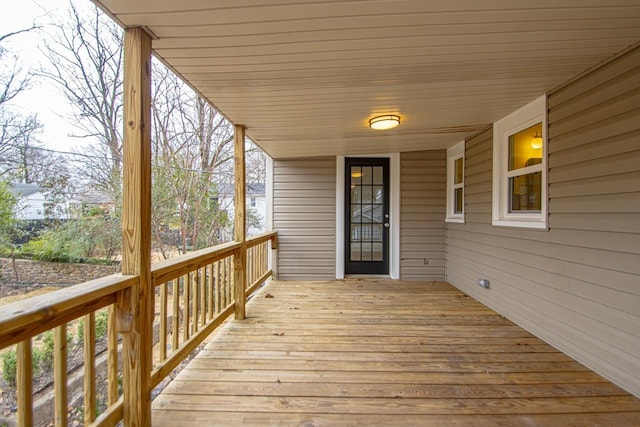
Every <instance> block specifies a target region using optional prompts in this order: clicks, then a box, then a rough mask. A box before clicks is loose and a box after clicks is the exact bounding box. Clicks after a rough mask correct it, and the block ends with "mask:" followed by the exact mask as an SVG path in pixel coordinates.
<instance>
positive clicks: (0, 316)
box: [0, 274, 139, 348]
mask: <svg viewBox="0 0 640 427" xmlns="http://www.w3.org/2000/svg"><path fill="white" fill-rule="evenodd" d="M138 280H139V277H138V276H126V275H121V274H112V275H110V276H105V277H101V278H99V279H95V280H90V281H88V282H84V283H80V284H78V285H73V286H69V287H68V288H64V289H59V290H57V291H53V292H49V293H47V294H43V295H37V296H35V297H32V298H28V299H25V300H21V301H16V302H14V303H11V304H7V305H3V306H0V348H4V347H7V346H10V345H12V344H16V343H18V342H20V341H23V340H25V339H28V338H30V337H32V336H35V335H37V334H39V333H42V332H45V331H47V330H49V329H52V328H55V327H56V326H60V325H62V324H63V323H66V322H69V321H71V320H74V319H76V318H78V317H80V316H83V315H85V314H87V313H90V312H92V311H95V310H99V309H101V308H103V307H106V306H108V305H110V304H113V303H115V301H116V294H117V293H118V292H119V291H122V290H124V289H127V288H130V287H132V286H135V285H136V284H137V283H138Z"/></svg>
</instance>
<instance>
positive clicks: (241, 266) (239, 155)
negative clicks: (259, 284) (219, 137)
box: [233, 125, 247, 320]
mask: <svg viewBox="0 0 640 427" xmlns="http://www.w3.org/2000/svg"><path fill="white" fill-rule="evenodd" d="M244 135H245V128H244V126H243V125H236V129H235V137H234V144H233V145H234V158H235V194H234V206H235V224H234V228H233V230H234V231H233V239H234V240H235V241H236V242H240V243H242V246H241V247H240V249H239V250H238V251H237V252H236V253H235V256H234V259H235V266H234V276H233V283H234V288H235V303H236V312H235V314H236V319H237V320H242V319H244V318H245V302H246V299H245V293H244V290H245V289H246V280H247V274H246V264H247V262H246V261H247V246H246V245H245V241H246V240H247V222H246V216H247V215H246V203H247V195H246V179H245V176H246V175H245V158H244V154H245V153H244Z"/></svg>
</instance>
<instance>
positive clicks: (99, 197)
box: [75, 190, 113, 205]
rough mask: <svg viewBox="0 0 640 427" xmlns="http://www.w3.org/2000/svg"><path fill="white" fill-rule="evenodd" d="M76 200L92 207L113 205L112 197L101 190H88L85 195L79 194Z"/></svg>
mask: <svg viewBox="0 0 640 427" xmlns="http://www.w3.org/2000/svg"><path fill="white" fill-rule="evenodd" d="M75 199H76V200H78V201H79V202H82V203H88V204H91V205H106V204H109V203H113V198H112V197H111V195H109V194H108V193H105V192H104V191H100V190H86V191H84V192H83V193H80V194H77V195H76V197H75Z"/></svg>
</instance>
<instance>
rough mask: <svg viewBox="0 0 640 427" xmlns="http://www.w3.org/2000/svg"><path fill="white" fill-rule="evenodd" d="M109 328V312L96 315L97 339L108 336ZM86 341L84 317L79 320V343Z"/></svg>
mask: <svg viewBox="0 0 640 427" xmlns="http://www.w3.org/2000/svg"><path fill="white" fill-rule="evenodd" d="M108 327H109V312H108V311H101V312H99V313H98V314H96V339H98V338H103V337H106V336H107V329H108ZM83 341H84V317H83V318H81V319H80V320H78V342H79V343H82V342H83Z"/></svg>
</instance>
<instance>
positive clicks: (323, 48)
mask: <svg viewBox="0 0 640 427" xmlns="http://www.w3.org/2000/svg"><path fill="white" fill-rule="evenodd" d="M94 1H96V3H98V4H99V6H100V7H101V8H102V9H103V10H105V11H106V12H107V13H109V14H110V15H111V16H112V17H113V18H114V19H116V20H117V21H119V22H120V23H121V24H122V25H123V26H125V27H135V26H143V27H146V28H147V29H148V30H149V32H150V33H152V34H153V36H154V37H156V38H157V39H156V40H154V44H153V46H154V52H155V55H156V56H157V57H159V58H161V59H162V60H163V61H164V62H165V63H166V64H167V65H169V66H170V67H171V68H173V69H174V71H175V72H176V73H178V74H179V75H180V76H182V77H183V78H184V79H185V80H186V81H187V82H189V84H191V85H192V86H193V87H194V88H195V89H197V90H198V91H199V92H200V93H201V94H202V95H204V96H205V97H206V98H207V99H209V101H211V103H213V104H214V105H215V106H216V107H217V108H218V109H219V110H220V111H222V112H223V113H224V114H225V115H226V116H227V117H228V118H229V119H230V120H231V121H233V122H234V123H241V124H244V125H246V126H247V134H248V135H249V136H250V137H251V138H252V139H253V140H254V141H255V142H257V143H258V144H259V145H260V146H261V147H262V148H263V149H264V150H265V151H266V152H267V153H268V154H269V155H271V156H272V157H275V158H285V157H300V156H315V155H325V154H326V155H335V154H366V153H381V152H395V151H412V150H424V149H438V148H446V147H448V146H451V145H452V144H454V143H456V142H458V141H460V140H462V139H463V138H465V137H468V136H469V135H471V134H472V133H474V132H476V131H477V130H480V129H482V128H484V127H485V126H487V125H488V124H490V123H492V122H493V121H495V120H496V119H499V118H501V117H503V116H505V115H506V114H508V113H510V112H511V111H513V110H515V109H517V108H518V107H520V106H522V105H524V104H525V103H527V102H528V101H530V100H533V99H534V98H536V97H537V96H539V95H540V94H541V93H543V92H545V91H548V90H550V89H552V88H553V87H555V86H557V85H559V84H561V83H563V82H564V81H566V80H568V79H570V78H571V77H573V76H575V75H576V74H578V73H580V72H583V71H585V70H586V69H588V68H589V67H592V66H594V65H595V64H597V63H599V62H601V61H603V60H604V59H606V58H608V57H610V56H611V55H613V54H615V53H616V52H618V51H620V50H622V49H624V48H625V47H627V46H629V45H632V44H634V43H636V42H637V41H638V40H640V2H638V0H581V1H577V0H539V1H536V2H532V1H513V0H486V1H483V2H478V1H474V0H451V1H446V2H442V1H425V0H350V1H337V0H325V1H313V0H234V1H233V2H229V1H223V0H182V1H180V2H177V1H173V0H153V1H149V0H94ZM385 113H395V114H399V115H400V116H401V117H402V123H401V125H400V127H398V128H396V129H394V130H391V131H382V132H381V131H373V130H371V129H369V128H368V125H367V122H368V119H369V118H371V117H373V116H375V115H377V114H385Z"/></svg>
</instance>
